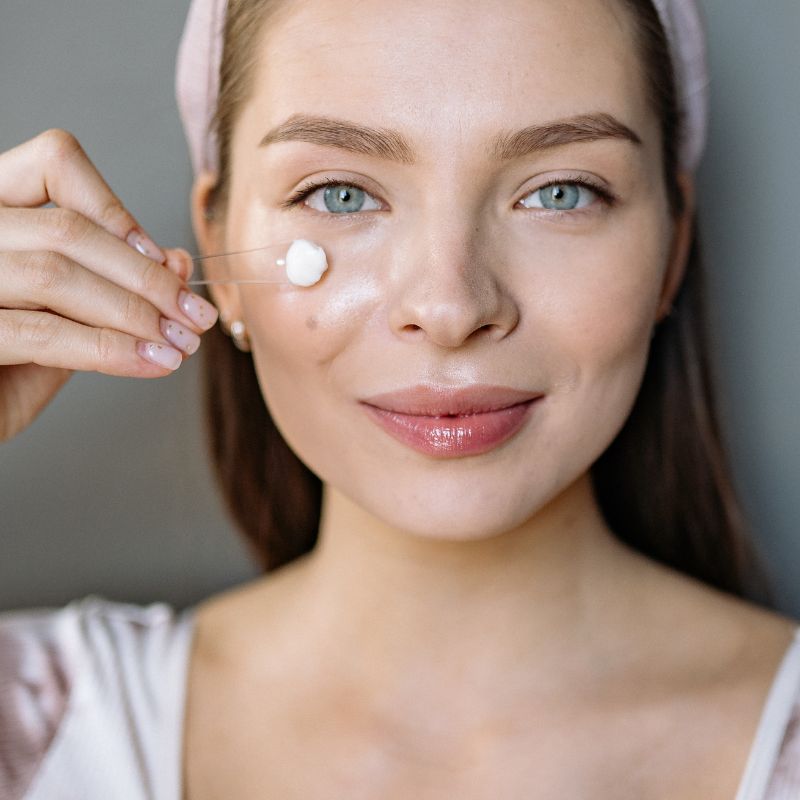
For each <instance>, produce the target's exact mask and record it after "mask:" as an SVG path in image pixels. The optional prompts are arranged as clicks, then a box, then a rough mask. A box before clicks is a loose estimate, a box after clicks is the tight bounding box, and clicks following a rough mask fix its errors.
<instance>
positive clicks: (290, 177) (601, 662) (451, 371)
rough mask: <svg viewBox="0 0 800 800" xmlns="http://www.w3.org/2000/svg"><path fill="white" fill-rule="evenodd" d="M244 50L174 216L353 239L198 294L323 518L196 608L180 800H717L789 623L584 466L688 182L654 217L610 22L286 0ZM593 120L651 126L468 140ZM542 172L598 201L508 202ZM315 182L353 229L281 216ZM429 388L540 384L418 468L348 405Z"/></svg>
mask: <svg viewBox="0 0 800 800" xmlns="http://www.w3.org/2000/svg"><path fill="white" fill-rule="evenodd" d="M421 20H424V24H423V23H422V22H421ZM465 54H470V56H469V57H466V56H465ZM259 55H260V59H259V64H258V71H257V81H256V86H255V91H254V94H253V96H252V98H251V99H250V101H249V102H248V104H247V105H246V107H245V108H244V110H243V113H242V116H241V117H240V120H239V123H238V125H237V127H236V130H235V133H234V139H233V146H232V184H231V196H230V197H231V199H230V205H229V208H228V209H227V211H228V213H227V216H226V217H225V219H224V220H222V221H217V222H212V223H209V222H208V221H206V220H205V219H204V218H203V215H202V210H203V208H204V206H205V204H206V202H207V200H208V192H209V189H210V187H211V186H212V185H213V183H214V176H213V175H210V174H204V175H201V176H200V177H199V179H198V181H197V183H196V185H195V188H194V192H193V212H194V224H195V230H196V233H197V236H198V240H199V241H200V242H201V245H202V246H203V247H204V249H205V250H207V251H208V252H214V251H216V252H218V251H220V250H223V249H227V250H239V249H245V248H248V247H255V246H258V245H260V244H264V243H265V240H266V241H280V240H282V239H283V238H284V237H286V238H292V237H293V236H294V235H298V236H300V235H302V236H306V237H307V238H312V239H314V240H315V241H319V242H320V243H321V244H323V246H325V245H326V244H327V243H328V242H330V243H331V244H330V246H331V248H332V249H333V250H334V251H335V252H336V253H337V254H339V253H344V254H345V256H340V257H339V261H338V262H336V263H337V264H339V267H338V269H337V266H336V264H334V266H333V267H332V268H331V271H330V274H329V275H327V276H326V278H325V279H324V280H323V281H322V282H320V284H318V285H317V286H315V287H312V288H311V289H300V290H299V289H296V288H293V287H279V288H278V287H275V286H274V285H273V286H269V287H252V286H248V287H236V286H225V287H215V290H214V298H215V301H216V303H217V305H218V306H219V307H220V309H221V312H222V314H223V316H227V317H228V318H231V319H242V320H244V321H245V323H246V325H247V330H248V333H249V337H250V340H251V343H252V355H253V359H254V362H255V366H256V370H257V373H258V377H259V381H260V384H261V387H262V391H263V394H264V397H265V400H266V402H267V404H268V406H269V409H270V412H271V413H272V415H273V418H274V419H275V421H276V424H277V425H278V427H279V429H280V430H281V432H282V433H283V435H284V437H285V438H286V440H287V442H288V443H289V444H290V445H291V447H292V448H293V449H294V450H295V452H296V453H297V454H298V455H299V457H300V458H301V459H302V460H303V461H304V462H305V463H306V464H307V465H309V466H310V468H311V469H312V470H313V471H314V472H315V473H316V474H318V475H319V476H320V477H321V478H322V480H323V481H324V508H323V517H322V524H321V530H320V540H319V544H318V546H317V547H316V549H315V550H314V551H313V553H312V554H310V555H309V556H307V557H305V558H303V559H300V560H299V561H298V562H295V563H294V564H291V565H289V566H288V567H286V568H284V569H282V570H280V571H279V572H278V573H276V574H273V575H271V576H270V577H269V578H267V579H265V580H262V581H257V582H255V583H254V584H251V585H248V586H247V587H244V588H239V589H237V590H234V591H231V592H228V593H226V594H225V595H222V596H220V597H217V598H214V599H213V600H212V601H209V602H208V603H207V604H205V606H203V607H201V610H200V615H199V617H198V619H199V634H198V636H197V639H196V641H195V650H194V654H193V673H192V683H191V690H190V699H189V707H188V708H189V710H188V715H187V720H188V721H187V752H188V753H189V755H188V756H187V764H186V773H187V783H188V787H189V789H190V794H191V796H192V797H193V798H195V797H200V798H205V797H209V798H210V797H222V796H234V795H235V796H242V797H250V796H256V795H257V794H258V792H259V791H262V792H263V791H264V790H265V788H267V787H269V788H272V789H274V790H275V791H276V792H277V794H278V795H279V796H281V797H304V798H308V797H330V796H344V793H345V792H347V796H355V797H376V796H381V797H398V798H399V797H410V796H414V797H442V796H446V795H447V796H460V797H499V796H503V797H512V796H513V797H518V796H525V797H536V798H538V797H542V798H544V797H554V796H570V797H589V796H591V797H593V798H598V797H609V798H612V797H613V798H616V799H617V800H618V798H620V797H636V798H643V797H648V798H649V797H653V798H656V797H658V798H660V797H676V796H680V797H683V798H692V797H697V798H700V797H702V798H704V799H705V800H708V799H709V798H716V797H719V798H723V797H725V798H729V797H731V796H733V794H734V793H735V789H736V787H737V785H738V782H739V780H740V777H741V773H742V770H743V768H744V762H745V759H746V756H747V753H748V750H749V747H750V743H751V741H752V738H753V735H754V732H755V728H756V724H757V722H758V718H759V713H760V709H761V707H762V704H763V702H764V698H765V695H766V692H767V689H768V687H769V685H770V682H771V680H772V679H773V677H774V672H775V670H776V668H777V665H778V662H779V660H780V658H781V657H782V655H783V653H784V651H785V648H786V647H787V645H788V642H789V638H790V636H791V632H792V625H791V623H790V621H788V620H785V619H783V618H781V617H779V616H778V615H774V614H770V613H767V612H764V611H761V610H758V609H756V608H755V607H754V606H750V605H748V604H746V603H744V602H741V601H738V600H733V599H732V598H729V597H727V596H725V595H722V594H720V593H718V592H715V591H712V590H711V589H709V588H708V587H705V586H702V585H701V584H699V583H697V582H696V581H693V580H690V579H688V578H686V577H684V576H680V575H677V574H675V573H673V572H671V571H670V570H667V569H666V568H663V567H661V566H659V565H656V564H654V563H652V562H650V561H649V560H647V559H645V558H643V557H641V556H639V555H638V554H636V553H634V552H632V551H630V550H629V549H627V548H626V547H624V546H622V545H621V544H619V543H618V542H617V541H616V540H615V539H614V537H613V536H612V535H611V533H610V531H609V530H608V528H607V526H606V525H605V523H604V521H603V520H602V518H601V516H600V514H599V511H598V507H597V504H596V501H595V499H594V496H593V494H592V491H591V487H590V483H589V478H588V469H589V467H590V466H591V464H592V463H593V462H594V460H595V459H596V458H597V457H598V456H599V455H600V453H601V452H602V451H603V450H604V449H605V447H606V446H607V445H608V444H609V443H610V442H611V441H612V439H613V438H614V436H615V435H616V433H617V432H618V430H619V429H620V427H621V426H622V424H623V423H624V421H625V419H626V417H627V415H628V412H629V410H630V408H631V405H632V403H633V401H634V398H635V396H636V394H637V391H638V388H639V385H640V381H641V377H642V374H643V370H644V367H645V364H646V359H647V355H648V348H649V342H650V338H651V332H652V330H653V327H654V325H656V324H657V323H658V321H659V320H660V318H661V317H662V316H663V315H664V313H665V312H666V310H667V309H668V308H669V306H670V303H671V301H672V298H673V297H674V293H675V291H676V290H677V287H678V286H679V283H680V280H681V277H682V273H683V270H684V266H685V260H686V256H687V246H688V241H689V238H690V216H691V209H692V202H693V198H692V183H691V180H690V178H689V176H686V175H683V176H681V183H682V187H683V190H684V192H685V196H686V199H687V212H686V214H685V215H684V216H683V217H681V218H680V219H677V220H673V219H672V218H671V217H670V214H669V210H668V207H667V201H666V196H665V192H664V186H663V183H662V180H661V173H660V161H659V157H660V156H659V154H660V150H659V148H660V140H659V136H660V133H659V128H658V124H657V120H656V118H655V116H654V114H653V112H652V110H651V109H650V108H649V107H648V105H647V103H646V101H645V96H644V91H643V87H642V86H641V84H640V82H639V79H638V77H637V76H638V75H639V66H638V62H637V60H636V58H637V55H636V52H635V50H634V48H633V43H632V39H631V32H630V29H629V27H628V23H627V20H626V19H625V17H624V15H623V13H622V11H621V9H620V8H618V7H617V6H616V5H615V4H613V3H611V2H601V1H600V0H597V1H596V2H588V0H561V1H560V2H558V3H553V2H547V1H546V0H525V1H524V2H523V1H522V0H508V1H507V2H504V3H503V4H502V13H496V12H495V11H493V12H492V13H491V14H487V13H486V11H485V7H484V6H483V5H482V4H478V3H468V4H464V3H463V2H455V0H453V1H452V2H451V1H450V0H439V1H438V2H436V3H433V4H432V3H430V2H416V0H408V1H407V2H404V3H402V4H393V5H392V9H391V13H390V14H388V13H387V12H386V6H385V4H383V3H380V2H378V1H377V0H368V1H366V2H354V0H318V1H317V2H310V3H304V4H296V5H295V4H289V5H288V6H287V7H286V9H284V12H283V13H281V15H280V16H279V17H278V18H277V19H275V20H274V21H273V22H272V24H271V26H270V27H269V29H268V30H266V31H265V34H264V38H263V42H262V47H261V51H260V54H259ZM312 56H313V57H312ZM512 65H513V68H512ZM542 66H546V67H547V68H546V69H542V68H541V67H542ZM596 111H602V112H606V113H609V114H613V115H614V116H615V117H616V118H617V119H619V120H621V121H622V122H624V124H625V125H627V126H629V127H630V128H631V129H633V130H634V131H635V132H636V133H637V134H638V135H639V137H640V139H641V142H642V143H641V145H640V146H636V145H633V144H631V143H629V142H626V141H623V140H620V139H606V140H603V141H597V142H592V143H579V144H571V145H568V146H564V147H560V148H557V149H552V150H550V151H546V152H542V153H538V154H534V155H529V156H526V157H524V158H521V159H518V160H516V161H514V162H509V163H505V164H497V163H494V162H491V161H490V160H488V159H487V158H486V156H485V142H486V140H487V139H488V138H489V137H491V136H492V135H494V134H496V133H497V132H498V131H503V130H515V129H518V128H522V127H524V126H526V125H531V124H534V123H535V124H540V123H544V122H548V121H551V120H554V119H558V118H562V117H570V116H572V115H574V114H579V113H586V112H596ZM296 112H305V113H309V114H322V115H330V116H335V117H339V118H344V119H347V120H350V121H353V122H357V123H360V124H365V125H371V126H376V127H388V128H395V129H398V130H400V131H401V132H402V133H403V134H404V135H405V136H406V137H407V138H408V139H409V140H410V141H411V143H412V144H413V147H414V148H415V150H416V151H417V160H416V162H415V163H414V164H413V165H410V164H394V163H391V162H389V161H387V160H385V159H381V158H377V157H373V156H366V155H361V154H354V153H351V152H345V151H343V150H339V149H336V148H333V147H328V146H322V145H318V144H312V143H309V142H296V141H291V142H280V143H277V144H272V145H269V146H268V147H265V148H259V147H258V146H257V145H258V142H259V141H260V140H261V138H262V137H263V136H264V134H265V132H266V131H267V130H268V129H270V128H272V127H273V126H274V125H277V124H278V123H279V122H282V121H283V120H285V119H286V118H287V117H289V116H290V115H291V114H293V113H296ZM565 173H567V174H569V175H574V174H578V175H588V176H593V177H595V178H599V179H600V180H601V181H604V182H605V183H606V185H608V186H610V187H611V188H612V190H613V192H614V193H615V195H616V196H617V197H618V198H619V200H618V202H617V204H616V205H615V206H614V207H613V208H608V207H605V206H604V205H603V204H602V203H601V202H598V204H597V205H595V206H592V207H591V208H590V209H589V210H588V212H587V213H585V214H583V215H580V216H579V215H575V216H574V217H573V218H571V219H568V218H558V219H554V218H553V217H552V216H549V217H548V216H547V215H546V214H542V213H541V210H540V209H532V210H531V209H524V208H521V207H520V205H519V203H518V201H519V200H520V199H521V198H523V197H524V196H526V193H527V194H530V193H531V192H533V191H534V190H535V189H537V188H538V186H540V185H541V184H542V183H543V182H544V181H545V180H546V179H548V178H550V177H553V176H559V175H562V176H563V175H564V174H565ZM324 175H334V176H335V177H336V178H337V179H341V180H342V182H347V180H348V179H353V178H356V177H358V178H359V179H360V180H361V181H368V182H369V191H370V195H371V196H372V197H374V198H375V200H376V201H377V202H379V203H380V204H381V206H382V211H381V212H380V216H379V217H378V219H377V222H374V227H373V228H368V227H367V224H366V223H362V222H356V223H352V224H354V225H356V226H358V225H362V226H363V227H362V228H358V227H356V228H354V229H352V230H350V231H348V232H347V233H346V234H341V233H340V229H339V228H337V227H336V226H337V225H338V224H339V223H338V222H337V223H335V224H332V223H331V222H330V220H324V221H323V220H321V219H320V214H321V213H323V212H322V211H316V212H315V211H314V210H313V208H311V207H308V206H306V207H300V208H295V209H293V210H291V211H286V210H284V209H281V208H280V203H281V201H283V200H285V199H286V198H287V197H288V196H289V194H290V193H291V191H292V190H293V189H295V188H296V187H297V186H298V185H299V184H300V183H301V181H302V180H303V179H304V178H306V177H308V176H316V177H319V176H324ZM317 198H318V199H317V201H316V205H315V207H316V208H317V209H319V208H321V207H322V205H321V198H320V193H317ZM307 202H309V203H313V202H314V201H313V200H311V198H309V200H308V201H307ZM362 213H365V212H362ZM348 224H350V222H349V221H348ZM265 232H269V233H270V234H273V236H272V237H270V236H268V235H267V234H265ZM370 237H371V238H370ZM364 241H366V242H368V243H369V244H370V247H371V248H372V249H371V250H369V249H365V250H364V251H359V250H358V249H357V248H358V247H359V246H360V243H361V242H364ZM387 241H391V245H387V244H386V242H387ZM340 242H344V244H340ZM348 242H349V243H351V245H349V246H352V248H353V252H355V253H356V255H355V256H354V257H352V258H351V259H350V260H348V259H347V258H346V254H347V252H348V251H347V247H348ZM362 252H363V253H367V255H361V253H362ZM370 252H372V253H373V254H377V255H374V256H373V257H372V259H370V256H369V255H368V254H369V253H370ZM424 380H430V381H434V382H441V383H445V384H447V385H451V386H459V385H463V384H469V383H474V382H479V383H498V384H505V385H510V386H515V387H518V388H527V389H532V390H539V391H543V392H545V393H546V395H547V397H546V400H545V402H544V403H543V404H542V405H541V407H540V408H539V409H537V411H536V414H535V416H534V417H533V418H532V419H531V420H530V421H529V423H528V424H527V425H526V426H525V427H524V428H523V429H522V431H521V432H520V433H519V434H518V435H517V436H516V437H514V438H513V439H512V440H511V441H510V442H509V443H507V444H506V445H504V446H503V447H501V448H498V449H497V450H495V451H492V452H490V453H488V454H485V455H482V456H478V457H470V458H455V459H446V460H439V459H435V458H431V457H428V456H423V455H421V454H418V453H416V452H414V451H411V450H409V449H407V448H405V447H404V446H403V445H401V444H399V443H397V442H395V441H394V440H393V439H390V438H389V437H387V436H386V434H385V433H383V432H382V431H381V430H380V429H378V428H377V427H376V426H375V425H374V424H373V423H372V421H371V420H369V419H368V418H367V417H366V415H365V414H364V413H363V411H362V410H361V409H360V408H359V407H358V404H357V402H356V401H357V400H358V399H359V398H363V397H365V396H368V395H370V394H373V393H377V392H380V391H386V390H390V389H393V388H399V387H402V386H407V385H412V384H415V383H418V382H420V381H424ZM298 387H302V391H298ZM289 609H290V610H289ZM245 687H246V688H245ZM212 697H213V698H214V699H211V698H212ZM223 721H224V722H223ZM220 725H222V729H220ZM212 730H213V731H214V734H213V735H212V734H211V731H212ZM220 730H222V731H223V732H224V742H225V743H221V737H220V735H219V734H220ZM577 731H580V733H579V734H578V733H576V732H577ZM543 732H546V734H545V733H543ZM254 742H257V743H258V744H257V746H256V747H255V748H254V746H253V743H254ZM654 752H658V753H659V754H660V757H659V758H653V757H652V754H653V753H654ZM212 753H213V759H212V757H211V756H212ZM212 763H213V766H211V764H212ZM309 763H313V764H314V765H315V768H314V775H313V776H312V775H309V774H308V771H307V770H304V768H303V767H304V765H308V764H309ZM332 787H333V788H334V789H335V791H332ZM456 788H457V789H458V791H456ZM234 790H235V791H234ZM226 793H227V794H226Z"/></svg>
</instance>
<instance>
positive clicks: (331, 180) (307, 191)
mask: <svg viewBox="0 0 800 800" xmlns="http://www.w3.org/2000/svg"><path fill="white" fill-rule="evenodd" d="M326 186H353V187H355V188H356V189H360V190H361V191H362V192H364V193H365V194H368V195H369V196H370V197H371V198H372V199H373V200H374V201H375V202H376V203H378V204H380V205H385V204H384V203H383V201H382V200H380V199H379V198H378V197H376V196H375V193H374V192H373V191H371V190H370V189H368V188H367V186H366V183H365V182H362V181H361V180H360V179H358V178H341V177H334V176H331V175H324V176H322V177H320V178H309V179H308V180H307V181H305V182H304V183H301V184H300V186H298V187H297V189H295V190H294V191H293V192H292V193H291V195H290V196H289V197H288V198H287V199H286V200H284V201H283V202H282V203H281V204H280V205H281V208H292V207H294V206H298V205H300V204H301V203H304V202H305V200H307V199H308V198H309V196H310V195H312V194H313V193H314V192H316V191H317V190H318V189H323V188H325V187H326ZM307 208H309V210H310V211H314V212H316V213H317V214H320V215H322V216H324V217H327V216H335V217H352V216H354V215H355V214H368V213H370V212H374V211H376V210H377V209H368V210H367V211H358V212H353V213H351V214H333V213H331V214H326V213H325V212H324V211H318V210H317V209H315V208H311V207H310V206H307ZM381 210H383V209H381Z"/></svg>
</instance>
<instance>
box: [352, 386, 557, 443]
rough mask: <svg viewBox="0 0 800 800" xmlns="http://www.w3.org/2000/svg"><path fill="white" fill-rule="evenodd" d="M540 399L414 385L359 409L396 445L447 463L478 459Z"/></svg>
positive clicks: (504, 391) (499, 390) (502, 390)
mask: <svg viewBox="0 0 800 800" xmlns="http://www.w3.org/2000/svg"><path fill="white" fill-rule="evenodd" d="M541 397H543V395H542V393H537V392H523V391H520V390H518V389H511V388H509V387H504V386H470V387H466V388H462V389H440V388H437V387H430V386H415V387H411V388H410V389H405V390H402V391H400V392H389V393H385V394H381V395H376V396H373V397H371V398H369V400H364V401H362V405H363V407H364V409H365V411H366V412H367V413H368V415H369V416H370V417H371V418H372V419H373V420H374V421H375V422H377V423H378V425H380V427H381V428H383V429H384V430H385V431H386V432H387V433H388V434H389V435H391V436H392V437H394V438H395V439H397V440H398V441H399V442H402V443H403V444H405V445H407V446H408V447H411V448H412V449H414V450H417V451H418V452H421V453H423V454H425V455H429V456H437V457H440V458H441V457H444V458H453V457H456V456H469V455H480V454H482V453H486V452H489V451H490V450H493V449H495V448H496V447H498V446H499V445H501V444H502V443H503V442H506V441H508V440H509V439H510V438H511V437H512V436H514V435H515V434H516V433H517V432H518V431H519V430H520V429H521V428H522V426H523V425H524V423H525V421H526V420H527V419H528V417H529V416H530V411H531V407H532V406H533V405H534V403H535V401H536V400H538V399H540V398H541Z"/></svg>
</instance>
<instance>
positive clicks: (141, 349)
mask: <svg viewBox="0 0 800 800" xmlns="http://www.w3.org/2000/svg"><path fill="white" fill-rule="evenodd" d="M136 352H137V353H138V354H139V355H140V356H141V357H142V358H143V359H145V361H149V362H151V363H152V364H157V365H158V366H159V367H166V368H167V369H171V370H176V369H178V367H179V366H180V365H181V363H182V362H183V356H182V355H181V354H180V352H179V351H178V350H175V349H174V348H173V347H167V345H165V344H158V343H156V342H137V343H136Z"/></svg>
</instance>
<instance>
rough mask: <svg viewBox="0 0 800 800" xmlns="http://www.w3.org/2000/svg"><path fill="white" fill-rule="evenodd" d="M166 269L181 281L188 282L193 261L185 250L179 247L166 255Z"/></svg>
mask: <svg viewBox="0 0 800 800" xmlns="http://www.w3.org/2000/svg"><path fill="white" fill-rule="evenodd" d="M167 267H169V269H171V270H172V271H173V272H174V273H175V274H176V275H177V276H178V277H179V278H180V279H181V280H184V281H188V280H189V278H191V277H192V273H193V272H194V261H192V256H191V255H190V254H189V253H187V252H186V250H184V249H182V248H180V247H179V248H176V249H175V250H170V251H169V252H168V253H167Z"/></svg>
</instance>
